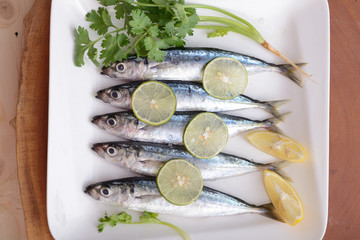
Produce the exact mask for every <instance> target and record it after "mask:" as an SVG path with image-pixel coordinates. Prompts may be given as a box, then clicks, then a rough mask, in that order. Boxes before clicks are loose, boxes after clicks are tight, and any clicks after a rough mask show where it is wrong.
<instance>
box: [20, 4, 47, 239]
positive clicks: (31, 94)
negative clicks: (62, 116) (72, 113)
mask: <svg viewBox="0 0 360 240" xmlns="http://www.w3.org/2000/svg"><path fill="white" fill-rule="evenodd" d="M50 5H51V1H47V0H36V1H35V3H34V5H33V6H32V8H31V9H30V11H29V13H28V15H27V16H26V17H25V19H24V37H25V47H24V53H23V60H22V71H21V77H20V88H19V93H18V106H17V115H16V138H17V139H16V141H17V146H16V153H17V163H18V175H19V182H20V191H21V198H22V204H23V209H24V215H25V225H26V231H27V236H28V239H29V240H30V239H31V240H32V239H39V240H44V239H52V236H51V234H50V231H49V228H48V223H47V217H46V163H47V157H46V154H47V152H46V149H47V126H48V124H47V119H48V86H49V30H50Z"/></svg>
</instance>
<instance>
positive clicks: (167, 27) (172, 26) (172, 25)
mask: <svg viewBox="0 0 360 240" xmlns="http://www.w3.org/2000/svg"><path fill="white" fill-rule="evenodd" d="M165 31H166V33H167V34H169V35H170V36H171V35H174V34H175V33H176V29H175V21H170V22H168V23H167V24H166V25H165Z"/></svg>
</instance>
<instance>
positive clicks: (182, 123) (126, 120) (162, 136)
mask: <svg viewBox="0 0 360 240" xmlns="http://www.w3.org/2000/svg"><path fill="white" fill-rule="evenodd" d="M195 115H196V113H194V112H191V113H186V112H184V113H181V114H180V113H176V114H174V115H173V116H172V118H171V119H170V120H169V121H168V122H167V123H165V124H162V125H160V126H152V125H147V124H145V123H143V122H141V121H139V120H137V118H136V117H135V116H134V115H133V114H132V113H131V112H118V113H111V114H105V115H101V116H95V117H94V119H93V122H94V123H95V124H96V125H97V126H98V127H100V128H102V129H104V130H106V131H108V132H110V133H112V134H114V135H116V136H118V137H121V138H125V139H129V140H135V141H142V142H154V143H171V144H178V145H182V144H183V140H182V137H183V132H184V129H185V127H186V125H187V123H188V122H189V121H190V120H191V119H192V118H193V117H194V116H195ZM218 116H219V117H221V118H222V119H223V120H224V122H225V124H226V126H227V128H228V134H229V137H233V136H236V135H238V134H239V133H241V132H244V131H247V130H252V129H256V128H262V127H268V125H269V122H267V121H256V120H250V119H246V118H241V117H236V116H230V115H225V114H218ZM110 117H116V119H117V122H118V123H117V125H116V126H115V127H112V126H108V125H107V123H106V122H107V119H108V118H110ZM104 118H105V119H104ZM271 124H272V123H271Z"/></svg>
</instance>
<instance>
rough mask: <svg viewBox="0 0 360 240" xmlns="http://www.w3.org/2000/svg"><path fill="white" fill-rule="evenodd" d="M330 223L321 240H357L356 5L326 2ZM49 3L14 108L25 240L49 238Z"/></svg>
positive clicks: (34, 15) (359, 10)
mask: <svg viewBox="0 0 360 240" xmlns="http://www.w3.org/2000/svg"><path fill="white" fill-rule="evenodd" d="M329 5H330V16H331V109H330V197H329V202H330V205H329V221H328V228H327V232H326V235H325V237H324V239H331V240H332V239H334V240H335V239H336V240H338V239H359V238H360V227H359V226H360V214H359V213H360V211H359V210H358V202H359V201H360V191H359V186H360V174H359V172H360V159H359V158H360V157H359V156H360V147H359V145H360V140H359V136H360V127H359V124H358V122H359V121H358V119H360V109H359V108H360V94H359V93H360V80H359V77H358V74H359V73H360V1H359V0H330V1H329ZM49 13H50V1H46V0H37V1H36V2H35V4H34V6H33V9H32V10H30V14H29V15H28V16H27V18H26V19H25V28H26V33H27V39H26V47H25V52H24V58H23V64H22V68H23V70H22V77H21V87H20V91H19V103H18V109H17V111H18V112H17V118H16V125H17V154H18V159H17V160H18V168H19V169H18V173H19V180H20V187H21V194H22V201H23V208H24V211H25V221H26V229H27V236H28V239H50V238H51V235H50V233H49V230H48V226H47V220H46V198H45V196H46V195H45V194H46V161H47V159H46V144H47V106H48V103H47V98H48V54H49V52H48V46H49V45H48V41H49Z"/></svg>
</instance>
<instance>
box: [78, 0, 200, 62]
mask: <svg viewBox="0 0 360 240" xmlns="http://www.w3.org/2000/svg"><path fill="white" fill-rule="evenodd" d="M98 1H99V3H100V4H102V5H103V6H114V10H115V18H116V19H119V20H120V19H123V20H124V21H123V23H122V24H123V26H122V27H118V26H116V25H115V24H114V22H113V21H112V19H111V16H110V13H109V11H108V9H107V8H104V7H99V8H98V9H97V10H92V11H91V12H89V13H88V14H86V21H88V22H89V23H90V29H92V30H94V31H95V32H96V33H97V34H98V35H99V38H98V39H96V40H94V41H92V40H90V37H89V32H88V30H86V29H85V28H83V27H81V26H79V27H78V28H77V29H76V31H75V65H76V66H82V65H84V64H85V62H84V55H85V53H86V51H87V56H88V57H89V59H90V60H91V61H92V62H93V63H94V64H96V65H99V62H98V50H97V47H96V46H95V44H96V43H97V42H99V41H101V40H102V42H101V48H102V50H101V51H100V56H99V58H100V59H101V60H102V63H103V64H104V65H105V66H109V65H110V63H112V62H114V61H116V60H122V59H124V58H126V57H127V56H128V55H129V54H132V53H133V52H135V54H136V55H137V56H138V57H139V56H144V57H145V56H147V57H148V58H149V60H153V59H155V61H162V60H163V58H164V56H165V52H164V51H162V50H161V49H167V48H169V47H183V46H184V45H185V41H184V38H185V37H186V36H187V35H189V36H191V35H193V28H194V27H195V26H196V25H197V23H198V21H199V17H198V15H197V14H196V11H195V9H194V8H188V9H185V8H184V5H183V4H184V2H183V0H151V1H150V0H141V1H140V0H139V1H138V2H135V1H134V0H98ZM150 3H151V6H150V7H149V6H147V5H148V4H150ZM154 4H158V5H156V6H155V5H154ZM163 4H168V6H169V7H168V8H164V7H162V6H163ZM164 6H165V5H164ZM120 32H121V33H120ZM131 40H132V41H131ZM131 42H134V43H133V44H131Z"/></svg>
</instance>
